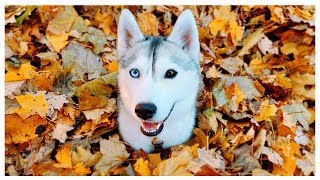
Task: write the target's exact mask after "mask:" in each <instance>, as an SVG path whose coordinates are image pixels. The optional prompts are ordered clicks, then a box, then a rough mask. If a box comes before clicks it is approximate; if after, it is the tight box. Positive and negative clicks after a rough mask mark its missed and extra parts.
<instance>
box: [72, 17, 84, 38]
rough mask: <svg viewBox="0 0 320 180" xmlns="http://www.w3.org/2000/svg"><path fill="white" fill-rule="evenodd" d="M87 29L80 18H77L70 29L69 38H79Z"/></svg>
mask: <svg viewBox="0 0 320 180" xmlns="http://www.w3.org/2000/svg"><path fill="white" fill-rule="evenodd" d="M87 31H88V27H87V25H86V23H85V21H84V20H83V18H82V17H81V16H77V17H76V19H75V21H74V23H73V25H72V27H71V29H70V33H69V36H72V37H76V38H80V37H81V35H82V33H84V32H87Z"/></svg>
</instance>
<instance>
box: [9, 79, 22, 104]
mask: <svg viewBox="0 0 320 180" xmlns="http://www.w3.org/2000/svg"><path fill="white" fill-rule="evenodd" d="M24 83H25V81H24V80H23V81H13V82H5V93H4V94H5V96H6V97H8V98H10V99H13V98H14V96H15V95H19V94H20V93H21V91H20V88H21V86H22V85H23V84H24Z"/></svg>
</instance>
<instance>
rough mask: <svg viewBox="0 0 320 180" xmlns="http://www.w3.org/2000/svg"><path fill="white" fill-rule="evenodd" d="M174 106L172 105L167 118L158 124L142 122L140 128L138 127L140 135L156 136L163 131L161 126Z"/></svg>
mask: <svg viewBox="0 0 320 180" xmlns="http://www.w3.org/2000/svg"><path fill="white" fill-rule="evenodd" d="M175 104H176V103H174V104H173V105H172V107H171V109H170V112H169V114H168V116H167V117H166V118H165V119H164V120H163V121H160V122H149V121H144V122H142V123H141V127H140V130H141V132H142V134H144V135H146V136H156V135H158V134H160V133H161V131H162V129H163V124H164V122H165V121H166V120H167V119H168V117H169V116H170V114H171V112H172V110H173V108H174V105H175Z"/></svg>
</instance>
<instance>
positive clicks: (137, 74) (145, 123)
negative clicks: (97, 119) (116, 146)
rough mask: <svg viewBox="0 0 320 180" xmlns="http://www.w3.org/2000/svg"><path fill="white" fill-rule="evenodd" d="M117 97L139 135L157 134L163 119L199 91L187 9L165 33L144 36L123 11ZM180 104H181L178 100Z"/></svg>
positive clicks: (197, 50)
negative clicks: (132, 119) (136, 127)
mask: <svg viewBox="0 0 320 180" xmlns="http://www.w3.org/2000/svg"><path fill="white" fill-rule="evenodd" d="M117 43H118V44H117V50H118V56H119V59H120V61H119V76H118V84H119V90H120V98H121V100H122V102H123V106H124V107H122V108H125V109H126V110H127V112H128V113H129V114H131V115H132V117H133V118H134V119H136V120H137V121H139V122H140V123H141V129H142V131H143V132H144V133H145V135H149V136H153V135H157V134H158V133H160V132H161V129H162V127H163V122H164V121H166V120H167V119H168V118H170V115H171V113H172V112H174V111H179V109H182V108H184V107H177V105H176V104H177V102H183V101H184V100H185V99H190V97H191V96H192V97H194V101H195V100H196V96H197V93H198V89H199V81H200V80H199V79H200V76H199V53H200V46H199V39H198V30H197V26H196V23H195V20H194V17H193V15H192V13H191V11H189V10H186V11H184V12H183V13H182V14H181V15H180V16H179V18H178V20H177V22H176V24H175V26H174V28H173V30H172V32H171V34H170V35H169V36H168V37H161V36H157V37H154V36H145V35H143V34H142V32H141V31H140V29H139V26H138V24H137V22H136V21H135V19H134V16H133V15H132V13H131V12H130V11H129V10H126V9H125V10H123V11H122V13H121V16H120V20H119V24H118V42H117ZM180 104H181V103H180Z"/></svg>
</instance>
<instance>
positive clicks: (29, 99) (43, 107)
mask: <svg viewBox="0 0 320 180" xmlns="http://www.w3.org/2000/svg"><path fill="white" fill-rule="evenodd" d="M15 98H16V100H17V102H18V103H19V104H20V106H21V107H20V108H17V109H15V110H13V111H12V112H15V113H18V114H19V116H20V117H21V118H23V119H26V118H28V117H29V116H31V115H34V114H39V115H40V116H41V117H45V116H46V115H47V113H48V110H49V108H48V103H47V101H46V98H45V97H44V95H43V94H41V93H39V95H38V96H37V97H34V96H33V95H31V94H29V93H26V95H19V96H15Z"/></svg>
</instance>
